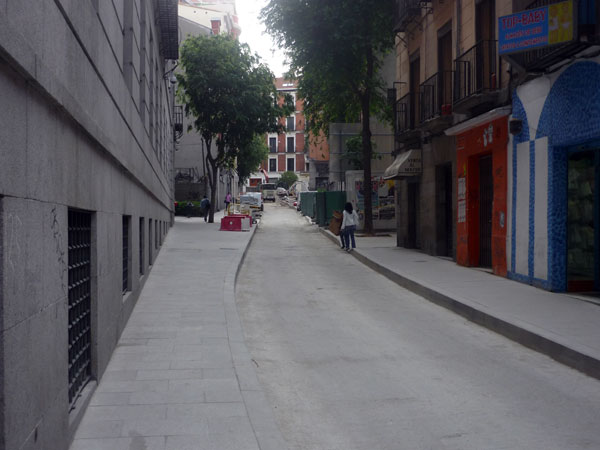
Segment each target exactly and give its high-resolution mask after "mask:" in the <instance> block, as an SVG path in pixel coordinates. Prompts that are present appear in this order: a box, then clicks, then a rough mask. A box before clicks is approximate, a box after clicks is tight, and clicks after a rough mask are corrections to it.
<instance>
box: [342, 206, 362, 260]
mask: <svg viewBox="0 0 600 450" xmlns="http://www.w3.org/2000/svg"><path fill="white" fill-rule="evenodd" d="M357 225H358V214H356V211H355V210H354V209H353V208H352V203H350V202H348V203H346V205H345V206H344V218H343V219H342V230H341V234H342V237H343V243H344V245H343V248H344V250H346V251H347V252H350V251H352V250H354V249H355V248H356V242H355V240H354V231H356V226H357ZM350 239H352V248H350Z"/></svg>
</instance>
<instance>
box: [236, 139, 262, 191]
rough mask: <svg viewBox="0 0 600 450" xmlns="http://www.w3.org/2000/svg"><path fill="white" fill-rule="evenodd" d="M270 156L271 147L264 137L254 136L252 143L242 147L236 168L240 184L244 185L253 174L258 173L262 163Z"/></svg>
mask: <svg viewBox="0 0 600 450" xmlns="http://www.w3.org/2000/svg"><path fill="white" fill-rule="evenodd" d="M268 156H269V147H267V143H266V142H265V137H264V136H263V135H259V134H256V135H254V138H253V139H252V141H250V142H249V143H248V144H246V145H244V146H242V147H241V148H240V151H239V154H238V157H237V167H236V171H237V173H238V176H239V178H240V184H242V183H244V181H246V180H247V179H248V177H250V175H251V174H252V172H256V170H257V169H258V166H259V165H260V163H261V162H263V161H265V160H266V159H267V158H268Z"/></svg>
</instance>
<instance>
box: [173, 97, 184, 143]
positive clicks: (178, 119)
mask: <svg viewBox="0 0 600 450" xmlns="http://www.w3.org/2000/svg"><path fill="white" fill-rule="evenodd" d="M173 136H174V138H175V140H176V141H179V139H180V138H181V136H183V106H181V105H175V106H174V107H173Z"/></svg>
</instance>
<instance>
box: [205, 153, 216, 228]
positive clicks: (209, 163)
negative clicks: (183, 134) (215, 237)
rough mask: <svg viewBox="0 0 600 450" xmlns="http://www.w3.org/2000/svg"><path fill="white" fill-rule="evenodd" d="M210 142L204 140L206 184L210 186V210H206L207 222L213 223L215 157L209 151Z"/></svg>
mask: <svg viewBox="0 0 600 450" xmlns="http://www.w3.org/2000/svg"><path fill="white" fill-rule="evenodd" d="M210 144H211V142H208V141H207V142H206V149H207V151H206V162H207V165H206V167H207V169H208V173H207V177H206V178H208V185H209V187H210V197H209V200H210V210H209V212H208V222H209V223H214V221H215V190H216V189H215V188H216V186H217V160H216V158H213V157H212V154H211V151H210Z"/></svg>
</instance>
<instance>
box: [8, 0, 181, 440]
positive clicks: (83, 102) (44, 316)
mask: <svg viewBox="0 0 600 450" xmlns="http://www.w3.org/2000/svg"><path fill="white" fill-rule="evenodd" d="M4 4H5V6H3V7H2V8H0V29H1V30H2V33H0V78H1V82H0V98H1V99H2V113H1V114H0V123H1V126H0V317H1V318H2V321H1V338H0V385H1V386H0V392H1V393H2V394H1V399H0V448H3V449H11V450H12V449H42V448H43V449H52V450H66V449H68V447H69V442H70V440H71V438H72V436H73V434H74V431H75V429H76V427H77V425H78V422H79V420H80V418H81V416H82V413H83V411H84V410H85V408H86V406H87V403H88V402H89V399H90V397H91V393H92V392H93V390H94V389H95V386H96V382H97V380H99V379H100V378H101V377H102V375H103V373H104V371H105V369H106V366H107V364H108V361H109V359H110V357H111V355H112V353H113V350H114V349H115V346H116V343H117V340H118V338H119V336H120V334H121V332H122V330H123V328H124V326H125V324H126V322H127V320H128V318H129V316H130V313H131V311H132V309H133V307H134V305H135V303H136V302H137V299H138V296H139V294H140V291H141V289H142V287H143V285H144V283H145V281H146V279H147V275H148V273H149V271H150V269H151V267H152V263H153V261H154V260H155V258H156V255H157V254H158V252H159V250H160V246H161V244H162V242H163V239H164V237H165V235H166V233H167V231H168V229H169V227H170V225H171V221H172V213H173V177H172V169H173V151H174V145H173V87H172V84H171V82H170V76H171V69H172V68H173V67H174V60H176V59H177V58H178V33H177V2H176V1H175V0H133V1H127V2H106V1H98V0H91V1H86V2H34V3H31V2H19V1H9V2H5V3H4Z"/></svg>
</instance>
